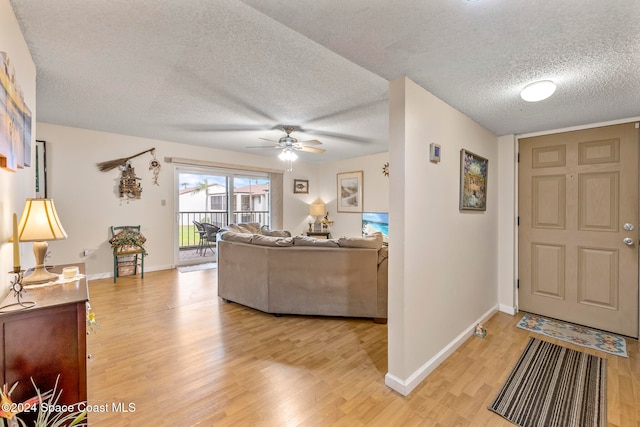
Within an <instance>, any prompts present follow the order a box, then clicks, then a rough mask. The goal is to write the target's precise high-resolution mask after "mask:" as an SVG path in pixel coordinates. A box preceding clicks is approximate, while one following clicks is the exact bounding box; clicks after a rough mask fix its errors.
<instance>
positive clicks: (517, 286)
mask: <svg viewBox="0 0 640 427" xmlns="http://www.w3.org/2000/svg"><path fill="white" fill-rule="evenodd" d="M516 288H517V289H520V279H518V280H516Z"/></svg>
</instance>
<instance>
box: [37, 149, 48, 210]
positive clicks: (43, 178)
mask: <svg viewBox="0 0 640 427" xmlns="http://www.w3.org/2000/svg"><path fill="white" fill-rule="evenodd" d="M46 148H47V143H46V142H45V141H38V140H36V160H35V162H36V167H35V174H36V198H43V199H46V198H47V149H46Z"/></svg>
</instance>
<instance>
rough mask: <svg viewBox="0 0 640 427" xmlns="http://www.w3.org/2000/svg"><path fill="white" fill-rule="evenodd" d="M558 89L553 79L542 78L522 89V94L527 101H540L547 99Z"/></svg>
mask: <svg viewBox="0 0 640 427" xmlns="http://www.w3.org/2000/svg"><path fill="white" fill-rule="evenodd" d="M555 91H556V84H555V83H554V82H552V81H551V80H540V81H538V82H533V83H529V84H528V85H526V86H525V87H524V89H522V92H520V96H521V97H522V99H524V100H525V101H527V102H538V101H542V100H543V99H547V98H548V97H550V96H551V95H553V92H555Z"/></svg>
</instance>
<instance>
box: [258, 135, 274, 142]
mask: <svg viewBox="0 0 640 427" xmlns="http://www.w3.org/2000/svg"><path fill="white" fill-rule="evenodd" d="M258 139H262V140H264V141H269V142H275V143H278V141H274V140H273V139H269V138H263V137H261V136H260V137H258Z"/></svg>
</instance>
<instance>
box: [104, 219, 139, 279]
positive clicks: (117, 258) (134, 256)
mask: <svg viewBox="0 0 640 427" xmlns="http://www.w3.org/2000/svg"><path fill="white" fill-rule="evenodd" d="M126 229H130V230H134V231H136V232H138V233H140V226H139V225H121V226H112V227H111V237H112V238H113V237H114V236H115V235H116V234H118V233H120V232H123V231H124V230H126ZM144 256H145V250H144V249H143V248H142V247H141V246H137V245H134V246H120V247H117V248H114V249H113V283H116V279H117V278H118V276H119V270H120V267H121V266H133V274H138V264H140V272H141V275H140V277H141V278H142V279H144Z"/></svg>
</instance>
